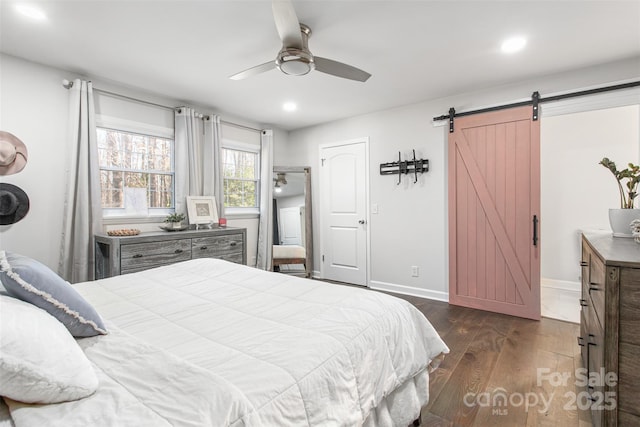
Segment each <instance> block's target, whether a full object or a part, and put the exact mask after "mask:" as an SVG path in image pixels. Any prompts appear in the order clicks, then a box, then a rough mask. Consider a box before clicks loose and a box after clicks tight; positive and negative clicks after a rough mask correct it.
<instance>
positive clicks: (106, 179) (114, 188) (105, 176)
mask: <svg viewBox="0 0 640 427" xmlns="http://www.w3.org/2000/svg"><path fill="white" fill-rule="evenodd" d="M100 183H101V185H102V207H103V208H122V207H124V202H123V200H124V197H123V185H122V184H123V179H122V172H114V171H101V172H100Z"/></svg>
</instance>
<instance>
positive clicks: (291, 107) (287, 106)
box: [282, 102, 298, 111]
mask: <svg viewBox="0 0 640 427" xmlns="http://www.w3.org/2000/svg"><path fill="white" fill-rule="evenodd" d="M282 109H283V110H284V111H296V110H297V109H298V106H297V105H296V103H295V102H285V103H284V104H282Z"/></svg>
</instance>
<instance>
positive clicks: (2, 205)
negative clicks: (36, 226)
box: [0, 183, 29, 225]
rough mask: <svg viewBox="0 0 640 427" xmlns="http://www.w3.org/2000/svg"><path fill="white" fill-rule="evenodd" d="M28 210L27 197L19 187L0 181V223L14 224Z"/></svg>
mask: <svg viewBox="0 0 640 427" xmlns="http://www.w3.org/2000/svg"><path fill="white" fill-rule="evenodd" d="M27 212H29V197H28V196H27V193H25V192H24V191H22V189H21V188H20V187H16V186H15V185H13V184H6V183H0V225H9V224H15V223H16V222H18V221H20V220H21V219H22V218H24V216H25V215H26V214H27Z"/></svg>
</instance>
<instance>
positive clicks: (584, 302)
mask: <svg viewBox="0 0 640 427" xmlns="http://www.w3.org/2000/svg"><path fill="white" fill-rule="evenodd" d="M579 301H580V307H588V306H589V304H587V300H585V299H582V298H580V300H579Z"/></svg>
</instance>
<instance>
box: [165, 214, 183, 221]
mask: <svg viewBox="0 0 640 427" xmlns="http://www.w3.org/2000/svg"><path fill="white" fill-rule="evenodd" d="M185 218H186V217H185V216H184V214H183V213H177V212H176V213H172V214H171V215H168V216H167V217H166V218H165V219H164V222H181V221H183V220H184V219H185Z"/></svg>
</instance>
